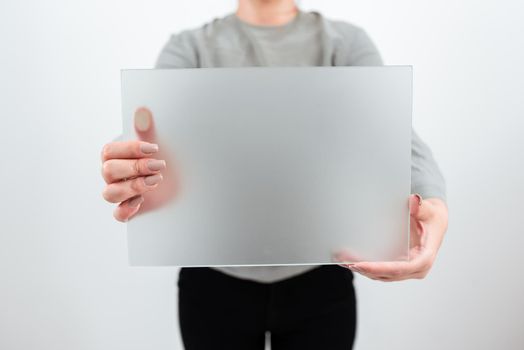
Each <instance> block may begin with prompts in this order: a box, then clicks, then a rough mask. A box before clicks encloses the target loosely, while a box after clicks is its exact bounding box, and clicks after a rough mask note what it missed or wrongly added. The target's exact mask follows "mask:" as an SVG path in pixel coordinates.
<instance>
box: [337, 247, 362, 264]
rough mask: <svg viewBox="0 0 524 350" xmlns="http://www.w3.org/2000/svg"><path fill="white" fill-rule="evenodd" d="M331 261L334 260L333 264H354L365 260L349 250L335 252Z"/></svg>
mask: <svg viewBox="0 0 524 350" xmlns="http://www.w3.org/2000/svg"><path fill="white" fill-rule="evenodd" d="M331 259H332V260H333V262H342V263H352V262H356V261H362V260H363V259H362V258H360V257H359V256H358V255H357V254H355V253H353V252H350V251H349V250H348V249H340V250H337V251H334V252H333V253H332V254H331Z"/></svg>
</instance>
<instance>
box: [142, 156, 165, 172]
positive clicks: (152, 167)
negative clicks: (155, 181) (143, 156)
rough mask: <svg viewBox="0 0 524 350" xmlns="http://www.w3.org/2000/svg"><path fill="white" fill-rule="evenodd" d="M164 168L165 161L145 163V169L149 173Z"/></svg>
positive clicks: (155, 160) (154, 160) (156, 160)
mask: <svg viewBox="0 0 524 350" xmlns="http://www.w3.org/2000/svg"><path fill="white" fill-rule="evenodd" d="M165 167H166V161H165V160H158V159H153V160H150V161H148V162H147V168H148V169H149V170H151V171H158V170H162V169H164V168H165Z"/></svg>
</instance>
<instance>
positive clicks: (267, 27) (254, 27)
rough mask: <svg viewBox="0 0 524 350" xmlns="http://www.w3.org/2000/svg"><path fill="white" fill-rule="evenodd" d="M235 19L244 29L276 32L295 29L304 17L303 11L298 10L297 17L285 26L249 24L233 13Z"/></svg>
mask: <svg viewBox="0 0 524 350" xmlns="http://www.w3.org/2000/svg"><path fill="white" fill-rule="evenodd" d="M232 16H233V19H234V20H235V21H236V22H237V23H238V24H239V25H241V26H242V27H245V28H249V29H252V30H259V31H274V30H278V31H281V30H286V29H288V28H291V27H293V26H294V25H295V24H296V23H297V22H298V20H299V18H300V17H302V11H301V10H300V9H298V10H297V13H296V14H295V16H294V17H293V18H292V19H291V20H289V21H288V22H286V23H284V24H277V25H263V24H252V23H249V22H246V21H244V20H242V19H240V18H239V17H238V16H237V14H236V13H232Z"/></svg>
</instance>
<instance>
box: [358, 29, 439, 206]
mask: <svg viewBox="0 0 524 350" xmlns="http://www.w3.org/2000/svg"><path fill="white" fill-rule="evenodd" d="M354 29H355V31H356V32H355V33H354V34H353V35H352V38H353V40H352V42H351V44H350V47H349V53H348V55H349V62H350V65H353V66H377V65H383V62H382V57H381V55H380V53H379V51H378V49H377V48H376V46H375V44H374V43H373V41H372V40H371V38H370V37H369V35H368V34H367V33H366V32H365V31H364V30H363V29H362V28H360V27H354ZM411 193H418V194H420V195H421V196H422V197H423V198H431V197H437V198H440V199H442V200H444V201H446V183H445V179H444V176H443V175H442V172H441V170H440V168H439V166H438V164H437V162H436V161H435V158H434V157H433V154H432V151H431V149H430V148H429V146H428V145H427V144H426V143H425V142H424V141H423V140H422V139H421V138H420V137H419V135H418V134H417V133H416V132H415V130H413V129H412V130H411Z"/></svg>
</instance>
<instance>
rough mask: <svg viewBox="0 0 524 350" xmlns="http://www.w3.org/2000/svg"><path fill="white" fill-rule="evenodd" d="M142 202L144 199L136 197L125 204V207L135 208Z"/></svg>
mask: <svg viewBox="0 0 524 350" xmlns="http://www.w3.org/2000/svg"><path fill="white" fill-rule="evenodd" d="M143 201H144V197H142V196H138V197H135V198H133V199H130V200H129V202H127V205H129V206H130V207H133V208H136V207H138V206H139V205H140V204H142V202H143Z"/></svg>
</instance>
